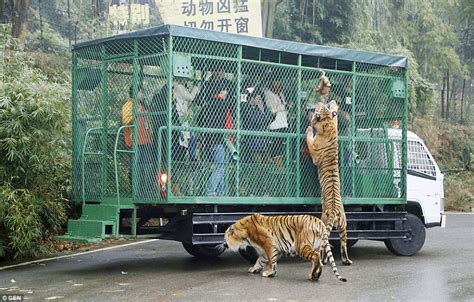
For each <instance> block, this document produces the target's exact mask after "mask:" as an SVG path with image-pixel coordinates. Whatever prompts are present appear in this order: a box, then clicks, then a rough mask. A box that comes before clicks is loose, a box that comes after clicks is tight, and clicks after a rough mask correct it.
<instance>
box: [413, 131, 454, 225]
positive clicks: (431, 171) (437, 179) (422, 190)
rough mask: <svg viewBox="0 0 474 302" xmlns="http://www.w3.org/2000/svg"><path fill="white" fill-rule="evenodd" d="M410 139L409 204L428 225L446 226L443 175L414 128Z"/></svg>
mask: <svg viewBox="0 0 474 302" xmlns="http://www.w3.org/2000/svg"><path fill="white" fill-rule="evenodd" d="M407 138H408V163H407V202H408V206H409V207H411V209H412V210H413V211H419V212H418V213H416V214H418V215H420V214H421V216H422V218H423V219H424V223H425V226H426V227H434V226H440V227H445V226H446V215H445V214H444V186H443V180H444V175H443V174H442V173H441V170H440V169H439V167H438V165H437V164H436V161H435V160H434V158H433V156H432V155H431V153H430V151H429V150H428V148H427V147H426V145H425V143H424V142H423V140H422V139H421V138H420V137H419V136H418V135H416V134H415V133H413V132H411V131H407ZM414 214H415V213H414Z"/></svg>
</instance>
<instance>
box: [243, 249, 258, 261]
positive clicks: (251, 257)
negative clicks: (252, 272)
mask: <svg viewBox="0 0 474 302" xmlns="http://www.w3.org/2000/svg"><path fill="white" fill-rule="evenodd" d="M239 253H240V256H242V257H243V258H244V259H245V260H247V261H248V262H250V263H252V264H254V263H255V262H256V261H257V259H258V253H257V251H256V250H255V248H253V247H251V246H246V247H245V249H243V248H240V249H239Z"/></svg>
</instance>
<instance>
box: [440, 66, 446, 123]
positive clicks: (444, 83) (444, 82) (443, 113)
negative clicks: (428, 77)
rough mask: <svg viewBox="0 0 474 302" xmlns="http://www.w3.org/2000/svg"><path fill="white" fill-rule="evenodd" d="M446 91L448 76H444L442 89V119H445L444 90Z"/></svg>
mask: <svg viewBox="0 0 474 302" xmlns="http://www.w3.org/2000/svg"><path fill="white" fill-rule="evenodd" d="M445 89H446V75H443V88H442V89H441V118H445V114H446V113H445V112H444V90H445Z"/></svg>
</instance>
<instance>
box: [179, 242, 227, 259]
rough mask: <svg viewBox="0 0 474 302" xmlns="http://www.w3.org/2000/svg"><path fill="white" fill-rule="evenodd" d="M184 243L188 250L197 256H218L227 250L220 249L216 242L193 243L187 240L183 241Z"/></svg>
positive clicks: (208, 257)
mask: <svg viewBox="0 0 474 302" xmlns="http://www.w3.org/2000/svg"><path fill="white" fill-rule="evenodd" d="M182 244H183V247H184V249H185V250H186V252H188V253H189V254H190V255H192V256H194V257H196V258H207V259H210V258H217V257H219V256H220V254H222V253H223V252H224V251H225V250H224V249H219V248H218V247H217V245H214V244H199V245H193V244H191V243H186V242H182Z"/></svg>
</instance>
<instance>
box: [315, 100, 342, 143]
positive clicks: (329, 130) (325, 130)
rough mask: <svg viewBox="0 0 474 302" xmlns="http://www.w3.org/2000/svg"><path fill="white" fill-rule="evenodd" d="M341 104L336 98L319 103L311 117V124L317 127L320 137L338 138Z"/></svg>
mask: <svg viewBox="0 0 474 302" xmlns="http://www.w3.org/2000/svg"><path fill="white" fill-rule="evenodd" d="M338 108H339V106H338V105H337V103H336V101H335V100H332V101H331V102H329V103H328V104H323V103H318V104H317V105H316V107H315V109H314V114H313V117H312V118H311V126H312V127H313V128H315V129H316V133H317V137H319V139H321V138H326V139H328V140H330V139H332V138H337V110H338Z"/></svg>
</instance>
